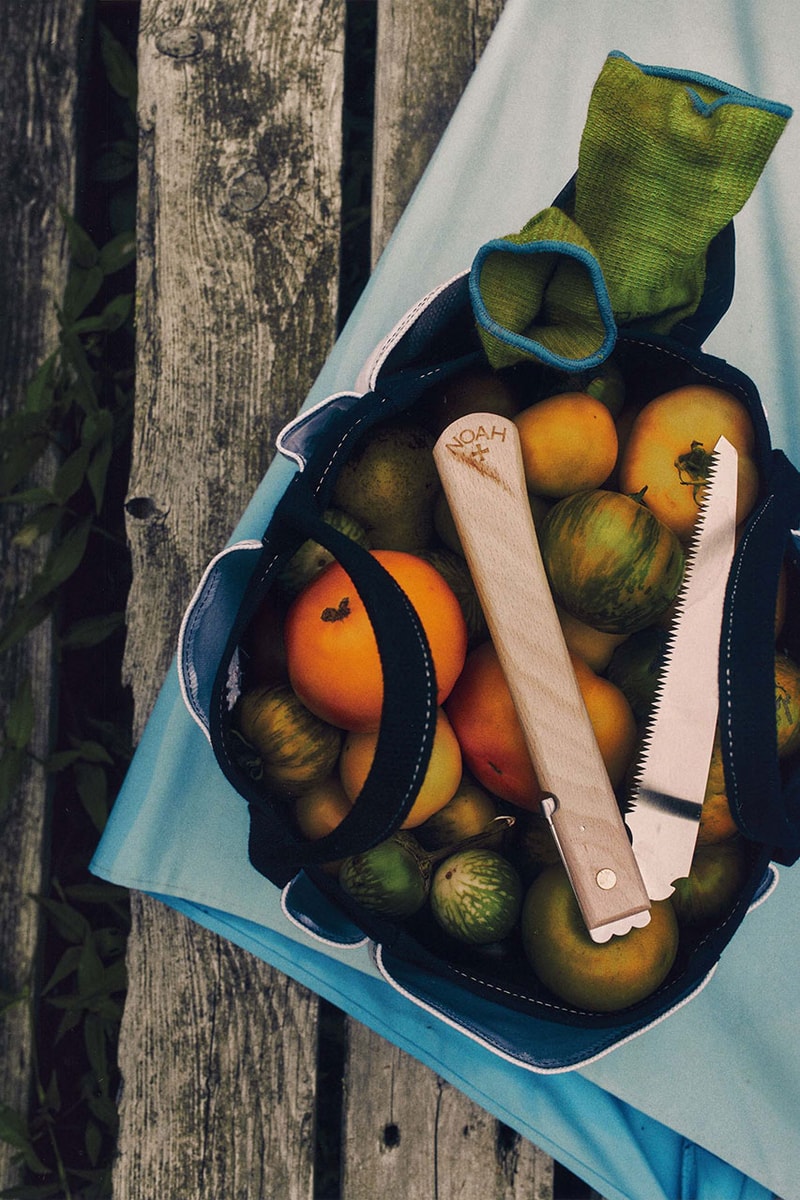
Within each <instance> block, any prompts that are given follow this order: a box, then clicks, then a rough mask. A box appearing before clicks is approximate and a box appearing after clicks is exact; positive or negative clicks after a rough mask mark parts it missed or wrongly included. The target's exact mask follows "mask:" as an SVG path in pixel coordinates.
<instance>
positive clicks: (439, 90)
mask: <svg viewBox="0 0 800 1200" xmlns="http://www.w3.org/2000/svg"><path fill="white" fill-rule="evenodd" d="M504 2H505V0H459V3H457V4H453V3H452V0H378V50H377V63H376V78H375V148H374V165H373V188H372V261H373V264H374V263H375V262H377V260H378V258H379V256H380V254H381V251H382V250H383V248H384V247H385V245H386V243H387V241H388V240H389V237H390V235H391V233H392V230H393V229H394V227H395V225H396V224H397V221H398V219H399V218H400V216H401V214H402V212H403V209H404V208H405V206H406V204H407V203H408V201H409V200H410V198H411V194H412V192H413V191H414V188H415V187H416V185H417V183H418V182H419V179H420V177H421V175H422V173H423V171H424V170H425V167H426V166H427V165H428V160H429V159H430V157H431V155H432V153H433V152H434V150H435V149H436V146H437V145H438V142H439V139H440V137H441V135H442V133H443V132H444V129H445V126H446V125H447V122H448V121H449V120H450V117H451V116H452V114H453V111H454V110H455V107H456V105H457V104H458V101H459V100H460V98H461V94H462V92H463V91H464V88H465V87H466V85H467V83H468V82H469V79H470V77H471V75H472V73H473V71H474V70H475V66H476V64H477V62H478V59H479V58H480V56H481V53H482V52H483V49H484V47H485V45H486V43H487V41H488V40H489V36H490V35H491V32H492V30H493V29H494V26H495V24H496V23H497V19H498V17H499V16H500V13H501V11H502V9H503V5H504Z"/></svg>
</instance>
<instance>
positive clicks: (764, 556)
mask: <svg viewBox="0 0 800 1200" xmlns="http://www.w3.org/2000/svg"><path fill="white" fill-rule="evenodd" d="M766 485H767V487H766V497H765V498H764V500H763V501H762V503H761V504H760V505H759V506H758V508H757V509H756V511H755V512H754V513H753V515H752V516H751V518H750V520H749V521H748V524H747V528H746V530H745V532H744V534H743V536H742V539H741V541H740V543H739V547H738V549H737V553H736V557H735V559H734V563H733V567H732V569H731V577H730V582H729V585H728V594H727V598H726V604H725V613H724V616H723V628H722V641H721V646H720V672H719V683H720V713H719V726H720V734H721V739H722V749H723V757H724V758H725V760H726V763H727V770H726V784H727V789H728V792H727V794H728V801H729V803H730V805H731V811H732V813H733V815H734V818H735V819H736V821H737V824H738V825H739V826H740V828H741V829H742V831H743V832H744V833H746V834H747V836H748V837H751V838H753V839H754V840H756V841H759V842H762V843H764V844H765V845H767V846H772V847H774V849H775V857H776V858H778V859H779V861H783V862H789V863H790V862H794V861H795V859H796V858H797V857H798V854H800V768H797V769H796V770H795V772H794V775H793V777H792V778H790V779H789V780H788V781H784V780H783V778H782V775H781V766H780V763H779V761H778V757H777V746H776V737H775V670H774V662H775V632H774V631H775V607H776V599H777V592H778V578H779V575H780V571H781V565H782V563H783V561H784V557H785V556H786V554H787V551H788V549H789V539H790V530H791V529H793V528H795V529H796V528H797V525H798V520H800V474H798V472H797V470H796V469H795V467H794V466H793V465H792V464H791V463H790V462H789V460H788V459H787V458H786V456H785V454H783V452H782V451H780V450H775V451H773V455H772V464H771V471H770V474H769V477H768V479H767V480H766Z"/></svg>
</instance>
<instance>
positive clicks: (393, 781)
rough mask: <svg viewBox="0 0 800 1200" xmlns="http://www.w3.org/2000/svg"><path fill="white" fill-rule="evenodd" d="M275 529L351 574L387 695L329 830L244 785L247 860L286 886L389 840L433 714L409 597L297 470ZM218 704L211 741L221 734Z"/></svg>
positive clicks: (412, 787) (419, 775) (416, 781)
mask: <svg viewBox="0 0 800 1200" xmlns="http://www.w3.org/2000/svg"><path fill="white" fill-rule="evenodd" d="M271 525H272V528H273V529H274V530H275V532H276V535H277V536H280V537H283V538H285V535H286V532H287V531H288V530H294V531H296V533H297V536H298V538H300V539H305V538H313V539H314V540H315V541H318V542H319V543H320V544H321V545H323V546H325V547H326V548H327V549H328V550H330V552H331V553H332V554H333V555H334V557H335V558H336V559H337V560H338V561H339V563H340V564H341V565H342V567H344V569H345V570H346V571H347V573H348V575H349V576H350V578H351V579H352V581H353V585H354V587H355V589H356V591H357V592H358V594H359V596H360V597H361V599H362V601H363V603H364V607H365V608H366V611H367V614H368V616H369V619H370V621H371V623H372V627H373V629H374V631H375V637H376V641H377V644H378V651H379V655H380V660H381V667H382V670H383V682H384V699H383V710H382V716H381V725H380V732H379V735H378V742H377V747H376V751H375V758H374V761H373V764H372V768H371V770H370V772H369V775H368V777H367V779H366V782H365V783H364V787H363V789H362V791H361V793H360V795H359V796H358V797H357V799H356V802H355V804H354V805H353V808H352V810H351V812H350V813H349V814H348V815H347V817H345V819H344V821H342V823H341V824H340V825H339V826H338V828H337V829H335V830H334V831H333V832H332V833H330V834H328V835H327V836H326V837H324V838H321V839H319V840H318V841H316V842H309V841H307V840H306V839H304V838H303V837H302V836H300V835H299V834H298V833H297V832H296V831H295V829H294V826H293V822H292V818H291V814H290V813H289V811H288V809H287V805H286V801H285V800H281V799H280V798H277V797H266V798H264V796H263V792H262V791H261V789H263V784H262V785H259V790H256V788H255V787H252V788H249V789H248V792H249V794H248V795H247V799H248V801H249V804H250V816H251V829H250V845H249V853H250V859H251V862H252V863H253V866H255V867H256V869H257V870H259V871H261V872H262V873H263V874H265V875H267V876H268V878H270V879H272V880H273V882H275V883H277V884H279V885H283V884H284V883H286V882H288V881H289V879H291V878H292V877H293V876H294V875H295V874H296V873H297V871H298V870H300V869H301V868H302V867H304V866H311V865H315V864H319V863H323V862H327V861H331V860H336V859H339V858H343V857H346V856H348V855H351V854H355V853H358V852H359V851H361V850H364V849H366V848H367V847H369V846H372V845H374V844H376V843H377V842H379V841H381V840H383V839H384V838H385V837H388V836H389V835H390V834H391V833H392V832H394V830H395V829H396V828H397V827H398V825H399V824H400V823H401V822H402V820H403V819H404V818H405V816H406V815H407V814H408V812H409V810H410V808H411V805H412V804H413V802H414V800H415V799H416V796H417V793H418V790H419V786H420V784H421V782H422V780H423V778H424V775H425V771H426V769H427V766H428V762H429V760H430V754H431V747H432V744H433V736H434V732H435V728H436V718H437V684H436V675H435V670H434V665H433V659H432V657H431V652H430V647H429V645H428V641H427V638H426V636H425V632H424V630H423V627H422V624H421V622H420V620H419V617H418V615H417V613H416V611H415V610H414V608H413V606H412V604H411V602H410V601H409V599H408V597H407V596H406V595H405V593H404V592H403V590H402V589H401V588H400V587H399V586H398V584H397V583H396V582H395V581H394V579H393V578H392V576H391V575H390V574H389V573H388V571H386V569H385V568H384V567H383V566H382V565H381V564H380V563H379V562H378V561H377V559H376V558H374V557H373V556H372V555H371V554H370V553H369V552H368V551H366V550H364V549H363V548H362V547H361V546H359V545H358V544H357V543H356V542H354V541H352V540H351V539H350V538H348V537H347V536H346V535H344V534H342V533H340V532H339V531H338V530H336V529H333V528H332V527H331V526H330V525H328V524H327V523H326V522H325V521H324V520H323V519H322V516H321V515H320V512H319V508H318V505H317V502H316V500H315V498H314V496H313V494H312V492H311V489H310V488H309V487H308V485H307V484H306V482H305V480H304V478H303V476H302V475H299V476H297V477H296V478H295V479H294V480H293V481H292V483H291V484H290V485H289V487H288V489H287V491H286V493H285V494H284V496H283V498H282V499H281V501H280V502H279V505H278V507H277V508H276V511H275V514H274V516H273V519H272V523H271ZM223 721H224V713H223V712H222V710H220V711H219V712H218V713H217V717H216V720H214V719H213V718H212V740H215V741H219V739H221V738H224V730H223V729H222V722H223Z"/></svg>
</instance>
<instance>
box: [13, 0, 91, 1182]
mask: <svg viewBox="0 0 800 1200" xmlns="http://www.w3.org/2000/svg"><path fill="white" fill-rule="evenodd" d="M83 13H84V5H83V4H82V3H78V2H76V0H30V3H27V4H25V5H23V6H20V5H19V4H17V3H15V0H2V2H0V212H2V214H3V220H2V222H0V255H1V256H2V262H3V271H2V275H0V411H2V414H3V415H4V416H5V415H7V414H8V413H10V412H13V411H16V410H18V409H19V408H20V407H21V406H22V403H23V400H24V395H25V388H26V385H27V384H28V383H29V382H30V380H31V378H32V377H33V375H34V373H35V371H36V369H37V368H38V367H39V366H40V364H41V363H42V362H43V361H44V359H45V358H46V357H47V355H49V354H50V353H51V352H52V351H53V350H54V349H55V347H56V345H57V338H58V325H57V321H56V315H55V309H54V304H55V302H56V301H57V300H58V299H59V298H60V297H61V295H62V294H63V290H64V285H65V282H66V276H67V266H68V256H67V249H66V243H65V237H64V227H63V223H62V221H61V217H60V214H59V206H61V205H63V206H64V207H65V208H66V209H67V210H68V211H73V209H74V201H75V177H76V161H77V106H78V78H79V58H80V57H81V32H82V27H83ZM54 465H55V464H54V461H53V460H50V461H49V462H44V463H43V464H42V465H41V468H40V469H39V470H38V472H37V482H39V483H45V482H46V480H47V477H48V475H49V473H50V472H51V471H52V470H53V469H54ZM10 513H11V514H13V520H12V518H11V516H10ZM17 520H18V513H16V512H14V510H9V509H5V510H4V513H3V524H2V526H1V527H0V560H1V561H2V564H3V577H2V585H1V586H0V622H2V621H5V620H6V618H7V617H8V615H9V613H10V611H11V608H12V605H13V603H14V602H15V600H16V599H17V598H18V597H19V596H21V595H22V594H23V593H24V592H25V591H26V589H27V587H28V585H29V584H30V581H31V579H32V578H33V576H34V574H35V573H36V571H37V570H38V569H39V567H40V566H41V562H42V559H43V557H44V554H45V553H46V550H47V546H46V544H39V545H38V546H37V547H35V548H34V549H33V550H32V551H20V550H18V549H17V548H16V547H15V546H14V545H13V544H12V540H11V539H12V537H13V533H14V529H15V526H16V522H17ZM53 666H54V651H53V644H52V633H51V628H50V625H49V623H46V624H43V625H41V626H39V627H38V628H37V629H36V630H35V631H34V632H33V633H32V634H30V635H29V636H28V637H27V638H26V639H25V641H24V642H23V643H22V644H21V645H19V646H18V647H16V648H15V649H14V650H12V651H10V652H9V653H8V654H6V655H5V656H4V657H3V659H2V660H1V661H0V716H2V718H3V720H4V719H5V712H6V711H7V709H6V706H7V704H8V703H9V701H10V700H11V698H12V697H13V696H14V695H15V694H16V691H17V687H18V685H19V684H20V682H21V681H22V680H23V679H24V678H25V677H26V676H27V677H29V678H30V680H31V684H32V689H33V699H34V707H35V711H36V714H37V717H36V726H35V730H34V737H33V742H32V745H31V749H32V750H33V752H34V754H35V755H36V756H37V757H38V758H41V757H42V756H43V755H45V754H47V753H48V752H49V750H50V749H51V748H52V746H51V736H52V729H51V704H52V693H53V689H54V673H53ZM48 805H49V795H48V781H47V778H46V776H45V774H44V772H43V771H42V770H41V768H40V767H38V766H36V765H35V764H31V767H30V769H29V770H28V772H27V773H26V776H25V778H24V779H23V781H22V784H21V786H20V787H19V788H18V789H17V793H16V796H15V798H14V800H13V802H12V807H11V810H10V812H9V813H8V814H6V816H5V817H4V818H3V821H2V825H1V826H0V961H1V962H2V969H1V970H2V973H1V974H0V986H2V988H3V990H5V991H8V992H10V993H18V992H20V991H21V990H22V989H25V988H30V989H32V991H35V988H36V984H37V979H36V965H37V960H38V949H39V942H40V914H39V910H38V908H37V905H36V903H35V902H34V901H33V900H32V899H31V894H32V893H39V892H41V891H42V890H43V886H44V880H45V877H46V873H45V862H46V858H47V836H48V826H49V818H48ZM31 1083H32V1061H31V1025H30V1014H29V1012H28V1010H27V1007H26V1006H24V1005H22V1006H18V1007H16V1008H12V1009H10V1010H8V1011H7V1012H6V1013H5V1014H4V1016H3V1018H2V1020H0V1103H3V1104H9V1105H11V1106H12V1107H13V1108H14V1109H16V1110H17V1111H18V1112H21V1113H23V1114H24V1113H25V1112H26V1111H27V1108H28V1101H29V1098H30V1093H31ZM12 1158H13V1151H12V1150H11V1149H10V1147H9V1146H7V1145H6V1144H5V1143H4V1142H0V1188H2V1187H10V1186H11V1185H12V1184H14V1183H17V1182H19V1180H20V1172H19V1170H18V1168H17V1167H16V1166H14V1165H13V1164H12V1161H11V1160H12Z"/></svg>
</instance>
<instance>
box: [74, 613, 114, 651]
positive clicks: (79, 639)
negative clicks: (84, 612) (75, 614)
mask: <svg viewBox="0 0 800 1200" xmlns="http://www.w3.org/2000/svg"><path fill="white" fill-rule="evenodd" d="M124 624H125V613H124V612H114V613H106V614H105V615H104V616H102V617H82V618H81V619H80V620H79V621H75V622H74V623H73V624H72V625H70V627H69V629H68V630H67V631H66V633H64V634H63V635H62V637H61V639H60V644H61V648H62V650H85V649H87V648H88V647H90V646H99V645H100V644H101V643H102V642H104V641H105V640H106V638H108V637H111V635H112V633H116V632H117V630H118V629H121V628H122V627H123V625H124Z"/></svg>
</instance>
